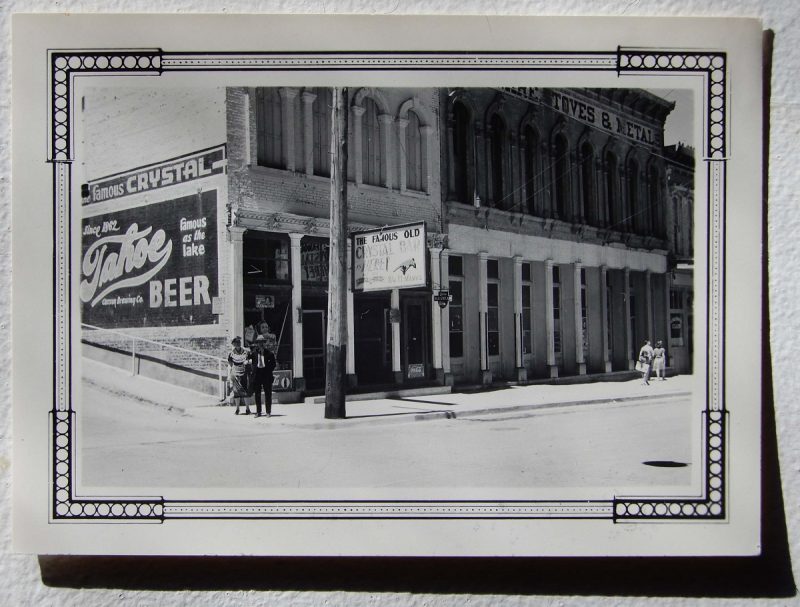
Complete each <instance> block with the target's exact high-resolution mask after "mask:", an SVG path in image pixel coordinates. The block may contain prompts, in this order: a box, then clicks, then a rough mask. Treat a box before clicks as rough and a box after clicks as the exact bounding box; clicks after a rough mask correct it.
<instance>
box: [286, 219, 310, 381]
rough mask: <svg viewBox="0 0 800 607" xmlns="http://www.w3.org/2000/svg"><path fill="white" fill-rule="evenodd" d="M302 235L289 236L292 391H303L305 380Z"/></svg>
mask: <svg viewBox="0 0 800 607" xmlns="http://www.w3.org/2000/svg"><path fill="white" fill-rule="evenodd" d="M302 238H303V235H302V234H289V239H290V240H291V246H290V264H289V265H290V267H291V269H292V375H294V389H295V390H297V391H300V392H302V391H304V390H305V389H306V380H305V378H304V377H303V285H302V274H301V272H300V264H301V261H300V241H301V240H302Z"/></svg>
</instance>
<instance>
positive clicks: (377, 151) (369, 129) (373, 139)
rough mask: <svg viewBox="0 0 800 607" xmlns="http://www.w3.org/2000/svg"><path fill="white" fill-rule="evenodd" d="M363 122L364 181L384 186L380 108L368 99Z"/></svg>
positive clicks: (366, 99) (362, 157)
mask: <svg viewBox="0 0 800 607" xmlns="http://www.w3.org/2000/svg"><path fill="white" fill-rule="evenodd" d="M361 120H362V122H361V163H362V164H361V166H362V181H363V182H364V183H368V184H371V185H383V184H384V183H385V179H384V177H385V168H384V159H383V150H382V146H381V128H380V124H379V122H378V106H377V105H376V104H375V102H374V101H373V100H372V99H370V98H368V97H367V98H365V99H364V115H363V117H362V119H361Z"/></svg>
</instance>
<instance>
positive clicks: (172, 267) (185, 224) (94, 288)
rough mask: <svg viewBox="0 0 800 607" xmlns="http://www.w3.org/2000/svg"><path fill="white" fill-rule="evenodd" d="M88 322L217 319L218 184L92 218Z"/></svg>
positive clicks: (84, 281) (83, 289)
mask: <svg viewBox="0 0 800 607" xmlns="http://www.w3.org/2000/svg"><path fill="white" fill-rule="evenodd" d="M81 227H82V230H81V241H82V253H83V254H82V258H81V275H80V284H79V296H80V301H81V311H82V321H83V322H84V323H87V324H90V325H95V326H99V327H108V328H124V327H166V326H189V325H202V324H211V323H214V322H216V316H215V315H214V313H213V310H212V300H213V298H214V297H216V296H217V295H218V294H217V263H218V259H217V191H216V190H209V191H206V192H202V193H198V194H195V195H191V196H184V197H182V198H173V199H168V200H164V201H160V202H155V203H151V204H146V205H143V206H140V207H136V208H132V209H125V210H121V211H114V212H108V213H103V214H101V215H95V216H92V217H85V218H84V219H83V221H82V224H81Z"/></svg>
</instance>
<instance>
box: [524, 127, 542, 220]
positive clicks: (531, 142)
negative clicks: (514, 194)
mask: <svg viewBox="0 0 800 607" xmlns="http://www.w3.org/2000/svg"><path fill="white" fill-rule="evenodd" d="M524 133H525V198H526V202H527V204H528V213H530V214H531V215H535V214H538V213H539V212H540V209H539V208H538V207H539V205H538V204H537V203H538V201H539V200H540V198H541V195H540V192H539V177H540V175H539V172H540V170H541V169H540V162H539V138H538V137H537V136H536V132H535V131H534V130H533V129H532V128H531V127H530V126H527V127H525V131H524Z"/></svg>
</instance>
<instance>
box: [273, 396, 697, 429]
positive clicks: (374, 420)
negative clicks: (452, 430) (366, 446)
mask: <svg viewBox="0 0 800 607" xmlns="http://www.w3.org/2000/svg"><path fill="white" fill-rule="evenodd" d="M691 394H692V393H691V392H671V393H668V394H659V395H658V397H655V398H653V402H658V401H662V400H671V399H673V398H681V397H685V396H691ZM642 398H643V397H641V396H623V397H617V398H598V399H593V400H576V401H564V402H556V403H537V404H532V405H512V406H509V407H502V406H501V407H488V408H482V409H468V410H464V411H423V412H420V413H376V414H375V415H370V416H367V417H365V416H357V417H346V418H344V419H339V420H325V421H320V422H311V423H291V422H289V423H286V424H284V425H286V426H291V427H293V428H306V429H312V430H335V429H340V428H349V427H352V426H365V425H369V424H374V425H379V424H380V425H387V424H397V423H409V422H416V421H427V420H435V419H457V418H458V417H467V416H472V415H496V414H501V413H513V412H515V411H519V412H522V411H535V410H539V409H557V408H561V407H575V406H581V405H604V404H611V403H624V402H631V401H638V400H642Z"/></svg>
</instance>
